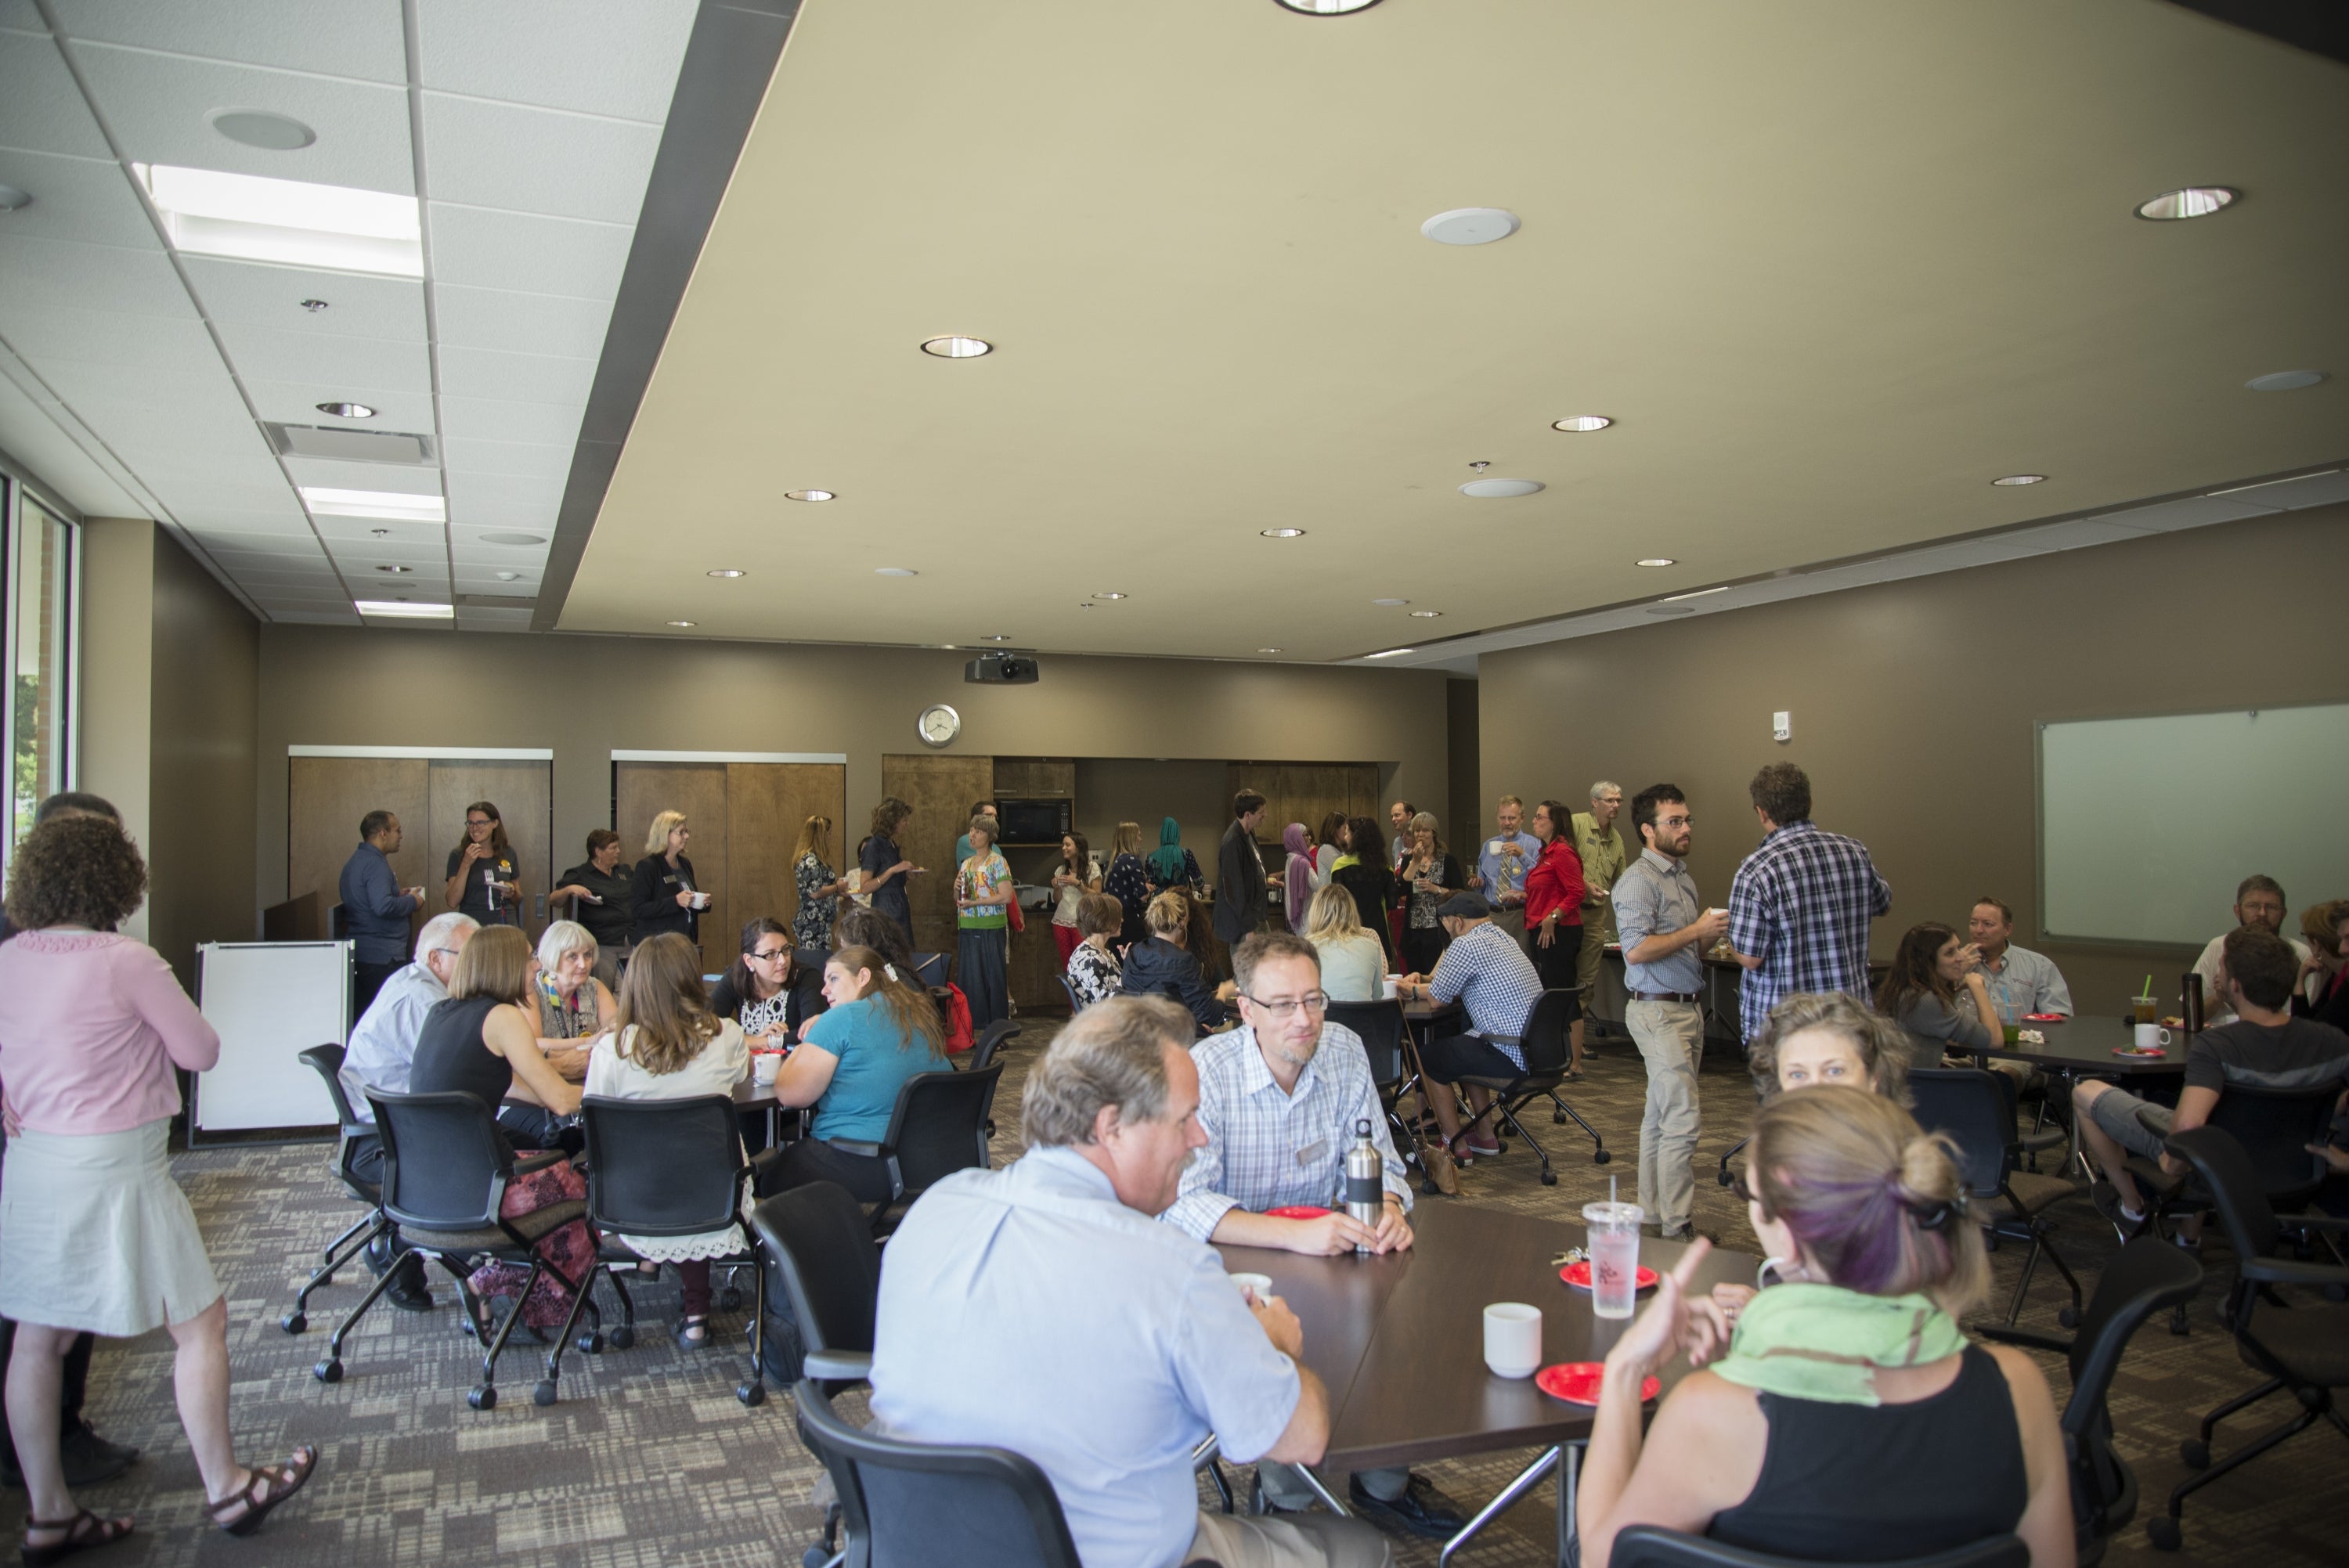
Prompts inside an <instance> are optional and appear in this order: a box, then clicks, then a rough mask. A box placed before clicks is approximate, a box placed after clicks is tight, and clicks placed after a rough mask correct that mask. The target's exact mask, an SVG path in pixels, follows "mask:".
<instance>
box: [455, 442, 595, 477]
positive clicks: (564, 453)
mask: <svg viewBox="0 0 2349 1568" xmlns="http://www.w3.org/2000/svg"><path fill="white" fill-rule="evenodd" d="M571 453H572V449H571V448H569V447H556V446H539V445H535V444H532V443H526V442H523V441H476V440H471V439H450V440H448V441H444V442H443V443H441V454H440V460H441V462H442V464H443V465H445V466H446V467H447V469H448V470H449V471H450V473H452V474H525V475H534V476H536V477H538V478H540V479H564V478H566V477H568V475H569V474H570V472H571Z"/></svg>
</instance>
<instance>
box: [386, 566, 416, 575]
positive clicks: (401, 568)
mask: <svg viewBox="0 0 2349 1568" xmlns="http://www.w3.org/2000/svg"><path fill="white" fill-rule="evenodd" d="M376 570H377V571H378V572H398V573H408V572H413V571H415V570H416V568H415V567H413V566H378V567H377V568H376Z"/></svg>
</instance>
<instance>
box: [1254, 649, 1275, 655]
mask: <svg viewBox="0 0 2349 1568" xmlns="http://www.w3.org/2000/svg"><path fill="white" fill-rule="evenodd" d="M1278 652H1280V650H1279V649H1278V648H1258V649H1257V653H1259V654H1277V653H1278Z"/></svg>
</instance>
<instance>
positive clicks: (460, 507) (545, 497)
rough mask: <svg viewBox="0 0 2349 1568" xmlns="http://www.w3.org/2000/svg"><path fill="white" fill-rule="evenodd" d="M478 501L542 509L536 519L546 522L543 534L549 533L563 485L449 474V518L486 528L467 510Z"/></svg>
mask: <svg viewBox="0 0 2349 1568" xmlns="http://www.w3.org/2000/svg"><path fill="white" fill-rule="evenodd" d="M482 501H492V502H495V501H502V502H506V503H509V504H518V505H523V506H531V505H535V506H539V507H542V508H543V509H544V511H542V512H541V513H540V514H539V515H540V516H543V518H545V520H546V528H545V530H543V531H549V532H551V531H553V530H554V513H555V510H556V509H557V508H559V507H560V506H562V504H563V481H562V480H559V479H528V478H524V477H523V476H522V475H519V474H450V476H449V516H450V519H451V520H462V521H467V522H472V523H475V524H476V525H477V526H487V523H486V520H482V519H477V518H474V517H472V516H471V514H470V513H469V512H468V511H467V509H468V508H469V507H471V506H474V505H477V504H479V503H481V502H482Z"/></svg>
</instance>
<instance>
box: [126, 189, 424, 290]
mask: <svg viewBox="0 0 2349 1568" xmlns="http://www.w3.org/2000/svg"><path fill="white" fill-rule="evenodd" d="M130 170H131V173H132V174H133V175H135V176H136V177H137V178H138V181H139V182H140V184H141V185H143V186H144V187H145V188H146V190H147V194H148V197H149V199H150V200H151V201H153V202H154V203H155V207H156V210H157V211H159V212H160V213H161V214H162V217H163V232H164V233H165V234H166V235H167V236H169V238H170V239H171V248H172V249H173V250H176V251H180V252H182V253H186V254H190V255H199V256H233V257H235V258H238V259H240V260H243V261H249V262H282V263H286V264H288V265H291V266H303V267H331V268H333V269H335V270H336V271H337V272H346V273H388V274H390V275H392V276H395V277H404V278H420V277H422V276H423V275H424V247H423V242H422V237H421V236H422V229H421V226H420V224H419V222H418V218H417V210H416V198H415V197H413V196H397V195H393V194H391V193H390V192H388V191H355V190H353V189H351V188H350V187H348V186H345V185H313V184H310V183H309V182H307V181H300V180H264V179H263V178H261V177H260V176H259V175H254V174H223V173H222V172H221V171H219V170H212V169H180V168H175V167H174V166H172V165H171V164H168V163H134V164H132V165H131V166H130Z"/></svg>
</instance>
